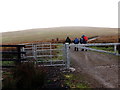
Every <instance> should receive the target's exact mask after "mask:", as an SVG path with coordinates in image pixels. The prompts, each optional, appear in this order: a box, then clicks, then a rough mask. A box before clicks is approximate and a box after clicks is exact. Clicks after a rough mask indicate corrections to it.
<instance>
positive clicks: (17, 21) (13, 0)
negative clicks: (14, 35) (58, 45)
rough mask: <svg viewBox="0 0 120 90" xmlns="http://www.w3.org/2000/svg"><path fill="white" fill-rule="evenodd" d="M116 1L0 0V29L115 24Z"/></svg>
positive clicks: (12, 29)
mask: <svg viewBox="0 0 120 90" xmlns="http://www.w3.org/2000/svg"><path fill="white" fill-rule="evenodd" d="M118 1H119V0H0V32H7V31H16V30H24V29H31V28H47V27H60V26H91V27H115V28H117V27H118Z"/></svg>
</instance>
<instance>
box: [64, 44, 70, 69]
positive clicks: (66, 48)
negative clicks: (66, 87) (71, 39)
mask: <svg viewBox="0 0 120 90" xmlns="http://www.w3.org/2000/svg"><path fill="white" fill-rule="evenodd" d="M65 50H66V64H67V65H66V67H67V69H69V68H70V58H69V43H65Z"/></svg>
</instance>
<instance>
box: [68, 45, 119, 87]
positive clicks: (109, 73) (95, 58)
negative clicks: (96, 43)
mask: <svg viewBox="0 0 120 90" xmlns="http://www.w3.org/2000/svg"><path fill="white" fill-rule="evenodd" d="M73 50H74V49H73V48H72V47H71V49H70V60H71V62H72V67H75V68H76V71H78V72H79V73H81V74H84V75H85V76H89V77H90V79H88V81H89V82H90V83H92V84H94V85H95V84H96V82H98V83H99V84H97V85H96V86H95V87H105V88H117V87H118V57H117V56H114V55H109V54H103V53H98V52H91V51H80V50H79V51H73Z"/></svg>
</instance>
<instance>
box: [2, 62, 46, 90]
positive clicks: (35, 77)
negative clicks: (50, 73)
mask: <svg viewBox="0 0 120 90" xmlns="http://www.w3.org/2000/svg"><path fill="white" fill-rule="evenodd" d="M12 75H13V77H11V78H6V79H4V81H3V89H5V88H16V89H20V90H21V89H23V88H29V90H30V89H31V90H34V89H39V88H42V87H43V85H44V82H45V77H46V70H45V68H44V67H37V66H34V65H33V64H32V63H23V64H20V65H18V66H16V68H14V69H13V70H12ZM10 79H11V80H10ZM11 84H12V85H11Z"/></svg>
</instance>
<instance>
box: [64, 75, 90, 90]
mask: <svg viewBox="0 0 120 90" xmlns="http://www.w3.org/2000/svg"><path fill="white" fill-rule="evenodd" d="M64 77H65V78H66V80H65V84H66V85H67V86H69V87H70V88H89V87H88V85H87V84H86V83H84V82H81V80H82V77H79V76H76V75H74V74H65V75H64Z"/></svg>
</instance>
